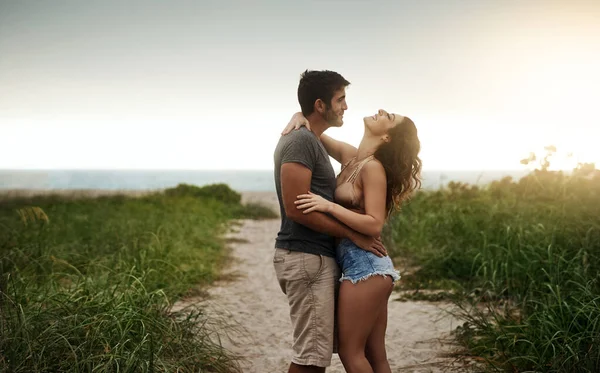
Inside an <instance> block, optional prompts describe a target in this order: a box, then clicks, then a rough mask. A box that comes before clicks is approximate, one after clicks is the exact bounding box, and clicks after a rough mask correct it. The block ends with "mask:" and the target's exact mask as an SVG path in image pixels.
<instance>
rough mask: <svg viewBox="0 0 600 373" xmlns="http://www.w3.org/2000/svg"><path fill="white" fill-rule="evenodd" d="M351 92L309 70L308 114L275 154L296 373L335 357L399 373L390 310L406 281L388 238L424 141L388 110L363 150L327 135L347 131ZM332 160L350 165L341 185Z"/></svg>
mask: <svg viewBox="0 0 600 373" xmlns="http://www.w3.org/2000/svg"><path fill="white" fill-rule="evenodd" d="M349 84H350V83H349V82H348V81H347V80H346V79H344V77H342V76H341V75H340V74H338V73H336V72H333V71H305V72H304V73H303V74H302V76H301V79H300V82H299V85H298V101H299V103H300V108H301V110H302V112H301V113H297V114H295V115H294V116H293V117H292V119H291V121H290V123H289V124H288V126H287V127H286V128H285V129H284V131H283V133H282V136H281V138H280V140H279V143H278V144H277V147H276V149H275V153H274V162H275V169H274V173H275V184H276V190H277V196H278V199H279V205H280V210H281V228H280V231H279V233H278V234H277V238H276V240H275V254H274V257H273V264H274V267H275V273H276V275H277V280H278V282H279V285H280V286H281V289H282V291H283V292H284V293H285V294H286V295H287V298H288V301H289V305H290V318H291V321H292V329H293V346H292V348H293V358H292V363H291V364H290V368H289V372H290V373H296V372H298V373H300V372H324V371H325V367H327V366H329V365H330V363H331V357H332V354H333V353H334V352H337V353H338V354H339V356H340V359H341V361H342V363H343V365H344V368H345V369H346V371H347V372H349V373H366V372H374V373H380V372H381V373H383V372H390V366H389V363H388V361H387V356H386V350H385V331H386V327H387V303H388V298H389V296H390V294H391V292H392V288H393V286H394V282H396V281H397V280H398V279H399V278H400V275H399V273H398V271H396V270H395V269H394V266H393V263H392V261H391V259H390V257H389V256H387V252H386V249H385V247H384V245H383V244H382V242H381V240H380V235H381V229H382V227H383V225H384V223H385V221H386V219H387V218H388V217H389V215H390V213H391V212H392V211H393V210H394V209H398V208H399V207H400V204H401V203H402V201H404V200H405V199H406V198H408V197H409V196H410V194H411V192H412V191H413V190H415V189H417V188H418V187H419V186H420V179H419V177H420V171H421V160H420V159H419V157H418V154H419V150H420V142H419V139H418V136H417V129H416V127H415V125H414V123H413V122H412V121H411V120H410V119H409V118H408V117H405V116H402V115H399V114H393V113H388V112H386V111H385V110H379V111H378V112H377V113H376V114H375V115H373V116H369V117H365V118H364V120H363V121H364V135H363V138H362V140H361V142H360V145H359V146H358V148H356V147H354V146H352V145H350V144H347V143H344V142H341V141H337V140H335V139H332V138H331V137H329V136H327V135H325V134H324V132H325V131H326V130H327V129H328V128H330V127H340V126H342V124H343V115H344V111H345V110H347V109H348V106H347V104H346V92H345V90H346V87H347V86H348V85H349ZM329 156H331V157H333V158H334V159H336V160H337V161H338V162H340V164H341V165H342V169H341V172H340V173H339V175H337V177H336V175H335V172H334V170H333V167H332V165H331V162H330V159H329Z"/></svg>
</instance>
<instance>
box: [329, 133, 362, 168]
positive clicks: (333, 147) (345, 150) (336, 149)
mask: <svg viewBox="0 0 600 373" xmlns="http://www.w3.org/2000/svg"><path fill="white" fill-rule="evenodd" d="M321 142H322V143H323V145H324V146H325V149H326V150H327V153H328V154H329V155H330V156H332V157H333V158H334V159H335V160H336V161H338V162H340V163H341V164H342V165H344V164H346V162H348V161H349V160H351V159H352V158H353V157H356V153H357V152H358V150H357V149H356V148H355V147H354V146H352V145H350V144H348V143H346V142H343V141H339V140H336V139H334V138H332V137H330V136H327V135H326V134H322V135H321Z"/></svg>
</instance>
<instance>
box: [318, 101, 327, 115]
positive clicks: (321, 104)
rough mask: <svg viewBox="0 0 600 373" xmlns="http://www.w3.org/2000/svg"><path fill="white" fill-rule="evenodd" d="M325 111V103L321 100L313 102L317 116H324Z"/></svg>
mask: <svg viewBox="0 0 600 373" xmlns="http://www.w3.org/2000/svg"><path fill="white" fill-rule="evenodd" d="M326 110H327V105H325V102H323V100H321V99H320V98H318V99H317V101H315V111H316V112H317V113H319V114H325V111H326Z"/></svg>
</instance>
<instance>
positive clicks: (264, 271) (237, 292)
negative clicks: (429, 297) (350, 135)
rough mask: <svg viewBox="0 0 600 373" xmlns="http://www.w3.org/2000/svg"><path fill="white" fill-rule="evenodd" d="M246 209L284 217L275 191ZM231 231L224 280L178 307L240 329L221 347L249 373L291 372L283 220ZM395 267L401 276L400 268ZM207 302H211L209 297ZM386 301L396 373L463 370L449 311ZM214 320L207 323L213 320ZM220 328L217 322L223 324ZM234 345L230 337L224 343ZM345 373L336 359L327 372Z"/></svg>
mask: <svg viewBox="0 0 600 373" xmlns="http://www.w3.org/2000/svg"><path fill="white" fill-rule="evenodd" d="M2 192H3V193H0V199H2V197H3V198H12V197H15V196H21V197H30V196H32V195H40V194H61V195H68V196H71V197H73V198H78V197H79V198H80V197H97V196H105V195H115V194H126V195H129V196H137V197H139V196H143V195H146V194H148V193H151V192H152V191H129V190H127V191H105V190H81V191H72V190H62V191H57V190H52V191H46V190H4V191H2ZM242 202H244V203H247V202H260V203H263V204H266V205H268V206H270V207H272V208H273V209H274V210H275V211H279V204H278V201H277V196H276V195H275V193H273V192H243V193H242ZM236 223H237V224H233V229H232V232H231V233H230V234H229V235H228V239H229V246H230V248H231V261H230V263H229V265H228V266H227V268H226V269H225V271H224V273H223V276H222V279H221V280H220V281H218V282H217V283H215V284H214V286H211V287H209V288H208V289H203V292H202V293H203V294H202V296H200V297H197V298H188V299H183V300H181V301H179V302H177V303H176V304H175V305H174V307H173V308H174V309H180V308H182V307H185V306H188V305H190V304H191V305H195V306H200V307H203V308H206V310H207V312H208V313H209V314H210V316H211V317H210V318H212V319H223V318H225V319H226V320H228V323H229V324H230V325H233V326H235V329H227V330H222V329H221V330H218V332H219V335H220V336H221V343H222V344H223V346H224V347H225V348H227V349H228V350H229V351H230V352H232V353H233V354H235V355H237V356H239V357H240V358H241V360H240V366H241V368H242V371H243V372H247V373H271V372H287V368H288V365H289V362H290V358H291V353H292V351H291V323H290V319H289V307H288V304H287V299H286V296H285V295H284V294H283V293H282V292H281V289H280V288H279V285H278V284H277V280H276V277H275V271H274V269H273V263H272V260H273V250H274V249H273V244H274V239H275V237H276V235H277V231H278V230H279V225H280V221H279V219H276V220H258V221H256V220H242V221H239V222H236ZM398 264H399V263H396V265H397V267H398V268H400V269H402V265H401V263H400V265H398ZM207 296H208V297H207ZM397 298H398V295H397V294H392V296H391V297H390V300H389V303H388V305H389V311H388V313H389V321H388V329H387V334H386V343H387V353H388V358H389V362H390V365H391V367H392V372H418V373H425V372H446V371H452V372H458V371H463V369H462V366H463V363H462V362H461V361H457V360H456V359H455V358H450V357H447V356H448V353H449V352H451V351H452V350H453V348H454V346H453V345H452V343H451V337H450V332H451V331H452V330H453V329H454V328H455V327H456V326H457V325H459V321H458V320H456V319H454V318H453V317H451V316H450V315H449V313H448V312H447V311H448V310H449V309H451V305H450V304H447V303H440V302H437V303H431V302H423V301H406V302H400V301H398V300H397ZM210 318H209V319H210ZM218 324H219V325H221V324H220V323H218ZM225 334H227V336H228V337H229V338H227V336H225ZM327 372H330V373H340V372H344V368H343V366H342V364H341V362H340V360H339V358H338V356H337V355H334V358H333V361H332V365H331V367H329V368H328V369H327Z"/></svg>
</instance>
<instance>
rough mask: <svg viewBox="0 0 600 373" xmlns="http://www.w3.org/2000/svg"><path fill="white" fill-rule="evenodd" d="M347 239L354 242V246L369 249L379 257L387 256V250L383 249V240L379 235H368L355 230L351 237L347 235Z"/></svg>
mask: <svg viewBox="0 0 600 373" xmlns="http://www.w3.org/2000/svg"><path fill="white" fill-rule="evenodd" d="M349 239H350V240H351V241H352V242H354V243H355V244H356V246H358V247H360V248H361V249H363V250H366V251H370V252H372V253H373V254H375V255H377V256H378V257H380V258H381V257H384V256H387V250H386V249H385V246H383V242H381V239H380V238H379V237H377V238H375V237H369V236H365V235H364V234H360V233H358V232H355V233H354V234H352V237H349Z"/></svg>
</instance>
